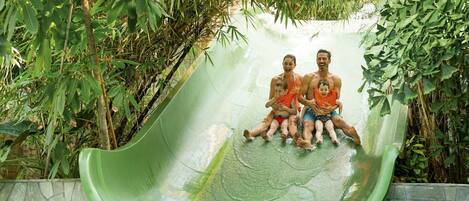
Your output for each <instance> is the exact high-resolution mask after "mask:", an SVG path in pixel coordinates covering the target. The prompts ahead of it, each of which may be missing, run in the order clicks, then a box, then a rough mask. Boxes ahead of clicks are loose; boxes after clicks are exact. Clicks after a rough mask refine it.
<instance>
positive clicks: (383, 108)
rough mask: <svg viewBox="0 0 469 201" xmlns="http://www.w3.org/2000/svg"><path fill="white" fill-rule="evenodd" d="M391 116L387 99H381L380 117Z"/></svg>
mask: <svg viewBox="0 0 469 201" xmlns="http://www.w3.org/2000/svg"><path fill="white" fill-rule="evenodd" d="M387 114H391V105H390V104H389V100H388V98H384V99H383V105H381V110H380V115H381V116H384V115H387Z"/></svg>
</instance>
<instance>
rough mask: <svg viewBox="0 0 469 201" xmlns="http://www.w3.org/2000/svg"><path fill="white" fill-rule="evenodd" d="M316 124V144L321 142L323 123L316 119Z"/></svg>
mask: <svg viewBox="0 0 469 201" xmlns="http://www.w3.org/2000/svg"><path fill="white" fill-rule="evenodd" d="M314 125H315V126H316V144H322V131H323V128H324V124H323V123H322V121H320V120H316V122H315V123H314Z"/></svg>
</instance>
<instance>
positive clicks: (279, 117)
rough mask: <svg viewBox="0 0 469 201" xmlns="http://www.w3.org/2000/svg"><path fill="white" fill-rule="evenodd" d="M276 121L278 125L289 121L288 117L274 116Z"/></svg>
mask: <svg viewBox="0 0 469 201" xmlns="http://www.w3.org/2000/svg"><path fill="white" fill-rule="evenodd" d="M274 119H275V120H277V121H278V124H282V122H283V121H285V120H287V119H288V116H283V115H274Z"/></svg>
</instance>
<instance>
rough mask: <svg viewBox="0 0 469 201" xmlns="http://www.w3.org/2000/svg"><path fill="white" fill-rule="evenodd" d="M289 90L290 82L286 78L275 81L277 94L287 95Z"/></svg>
mask: <svg viewBox="0 0 469 201" xmlns="http://www.w3.org/2000/svg"><path fill="white" fill-rule="evenodd" d="M287 90H288V83H287V81H286V80H284V79H280V80H278V81H277V82H276V83H275V94H278V95H285V93H286V92H287Z"/></svg>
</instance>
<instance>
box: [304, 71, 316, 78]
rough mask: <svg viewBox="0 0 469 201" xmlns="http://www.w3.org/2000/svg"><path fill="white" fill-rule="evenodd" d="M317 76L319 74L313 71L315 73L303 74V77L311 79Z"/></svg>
mask: <svg viewBox="0 0 469 201" xmlns="http://www.w3.org/2000/svg"><path fill="white" fill-rule="evenodd" d="M316 76H317V75H316V72H313V73H306V74H305V75H304V76H303V78H305V79H311V78H313V77H316Z"/></svg>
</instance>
